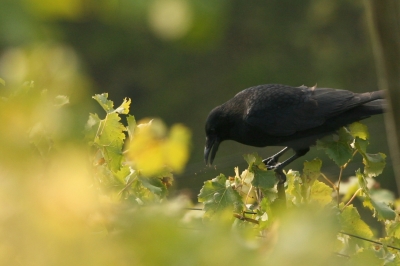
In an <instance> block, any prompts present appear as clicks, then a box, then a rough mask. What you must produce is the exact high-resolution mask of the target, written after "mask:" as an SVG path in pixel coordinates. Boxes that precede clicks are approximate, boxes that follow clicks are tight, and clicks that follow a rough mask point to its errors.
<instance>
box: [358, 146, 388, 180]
mask: <svg viewBox="0 0 400 266" xmlns="http://www.w3.org/2000/svg"><path fill="white" fill-rule="evenodd" d="M363 158H364V159H363V163H364V165H365V167H364V173H365V174H366V175H367V176H368V177H376V176H378V175H380V174H381V173H382V171H383V169H384V168H385V166H386V160H385V159H386V155H385V154H383V153H381V152H380V153H377V154H370V153H366V154H365V155H364V156H363Z"/></svg>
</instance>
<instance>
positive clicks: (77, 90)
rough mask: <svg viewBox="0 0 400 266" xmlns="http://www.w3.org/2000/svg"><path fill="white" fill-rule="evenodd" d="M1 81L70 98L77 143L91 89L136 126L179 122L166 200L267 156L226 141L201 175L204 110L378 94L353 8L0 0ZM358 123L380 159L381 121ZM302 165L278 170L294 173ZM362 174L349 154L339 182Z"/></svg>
mask: <svg viewBox="0 0 400 266" xmlns="http://www.w3.org/2000/svg"><path fill="white" fill-rule="evenodd" d="M0 77H1V78H3V79H4V80H5V81H6V83H7V84H11V85H12V84H18V83H22V82H23V81H26V80H34V81H35V84H36V86H39V87H41V86H44V87H46V88H47V89H49V91H52V90H56V91H57V93H62V94H67V95H70V97H71V105H70V107H69V108H71V109H73V110H74V112H75V114H76V116H75V118H77V119H76V121H77V122H75V124H74V125H73V127H74V129H75V130H74V131H73V132H72V133H73V134H74V135H75V137H78V138H79V136H80V135H81V134H82V130H83V128H84V123H85V120H86V119H87V117H88V112H100V110H98V109H96V108H97V107H96V105H95V103H94V101H93V100H92V99H91V97H90V96H91V95H93V94H94V93H101V92H108V93H109V95H110V99H112V100H114V101H115V102H116V104H119V103H120V102H122V99H123V98H124V97H129V98H131V99H132V105H131V113H132V114H133V115H135V117H136V118H137V120H140V119H142V118H146V117H160V118H162V119H163V120H164V121H165V122H166V123H167V124H168V125H172V124H174V123H183V124H185V125H186V126H188V127H189V128H190V129H191V131H192V136H193V138H192V139H193V143H192V152H191V158H190V161H189V163H188V165H187V168H186V171H185V172H184V173H183V174H181V175H179V176H177V179H176V187H175V193H176V194H178V193H181V192H184V193H188V194H189V195H191V196H192V198H195V197H196V194H197V193H198V191H199V190H200V188H201V186H202V184H203V182H204V181H205V180H207V179H210V178H213V177H215V176H216V175H218V174H219V173H220V172H222V173H224V174H226V175H233V174H234V171H233V168H234V167H235V166H239V167H240V168H241V169H242V170H243V169H244V167H245V163H244V160H243V158H242V154H244V153H250V152H258V153H259V154H261V155H262V156H265V157H267V156H268V155H271V154H273V153H274V152H276V151H277V150H278V148H272V147H271V148H264V149H256V148H253V147H246V146H243V145H240V144H236V143H233V142H226V143H223V144H222V145H221V146H220V150H219V152H218V155H217V158H216V160H215V167H211V168H210V167H205V165H204V162H203V145H204V138H205V135H204V122H205V119H206V117H207V115H208V112H209V111H210V110H211V109H212V108H214V107H215V106H217V105H219V104H221V103H223V102H225V101H226V100H228V99H229V98H231V97H232V96H234V95H235V94H236V93H237V92H239V91H240V90H242V89H244V88H247V87H250V86H254V85H258V84H265V83H283V84H288V85H293V86H300V85H303V84H304V85H308V86H313V85H315V84H318V86H324V87H334V88H342V89H349V90H352V91H355V92H362V91H372V90H376V89H378V86H377V77H376V69H375V63H374V60H373V54H372V47H371V42H370V38H369V35H368V30H367V23H366V18H365V10H364V5H363V1H362V0H338V1H331V0H303V1H293V0H291V1H289V0H280V1H276V0H268V1H259V0H254V1H244V0H96V1H95V0H62V1H51V0H2V1H1V3H0ZM0 89H1V90H4V88H3V87H1V88H0ZM2 94H3V93H2ZM365 124H367V125H368V127H369V130H370V133H371V138H370V140H371V146H370V148H369V152H371V153H375V152H383V153H386V154H388V144H387V139H386V134H385V126H384V121H383V116H378V117H374V118H370V119H368V120H366V121H365ZM70 133H71V132H70ZM65 138H68V134H67V133H66V134H65ZM388 155H389V154H388ZM317 156H318V157H320V158H322V159H323V161H324V165H323V172H324V173H325V174H326V175H327V176H328V177H330V178H332V180H335V179H336V177H337V176H338V173H339V169H338V168H337V167H336V166H335V165H334V164H333V163H331V162H330V161H329V159H328V158H327V157H326V156H325V155H324V154H322V152H321V151H317V150H316V149H312V151H311V152H310V153H309V154H308V155H307V156H306V157H305V159H313V158H315V157H317ZM302 161H303V160H302V159H301V160H298V161H297V162H295V163H293V164H291V165H290V167H289V168H293V169H296V170H301V168H302ZM361 166H362V164H361V157H360V158H359V164H357V163H353V164H352V165H350V166H349V167H348V169H347V170H346V172H345V176H350V175H352V174H353V173H354V170H356V169H358V168H360V167H361ZM391 166H392V164H391V160H390V156H388V158H387V167H386V170H385V171H384V173H383V174H382V175H381V176H380V177H379V180H378V181H379V182H381V186H383V187H385V188H389V189H392V188H393V190H395V189H394V188H395V183H394V177H393V170H392V167H391Z"/></svg>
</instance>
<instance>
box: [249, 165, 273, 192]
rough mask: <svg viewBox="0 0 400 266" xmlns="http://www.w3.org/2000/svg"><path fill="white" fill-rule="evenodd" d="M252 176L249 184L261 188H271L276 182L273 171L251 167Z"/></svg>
mask: <svg viewBox="0 0 400 266" xmlns="http://www.w3.org/2000/svg"><path fill="white" fill-rule="evenodd" d="M253 172H254V178H253V181H252V182H251V184H252V185H253V186H255V187H258V188H261V189H268V188H273V187H274V186H275V184H276V177H275V172H274V171H268V170H261V169H259V168H257V167H253Z"/></svg>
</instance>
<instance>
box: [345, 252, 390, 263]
mask: <svg viewBox="0 0 400 266" xmlns="http://www.w3.org/2000/svg"><path fill="white" fill-rule="evenodd" d="M384 262H385V261H384V260H383V259H379V258H378V257H377V256H376V252H375V251H374V250H373V249H371V248H364V249H363V250H359V251H358V252H357V253H356V254H354V255H353V256H351V257H350V258H349V260H348V261H347V262H346V264H344V265H349V266H350V265H351V266H365V265H377V266H379V265H386V264H385V263H384Z"/></svg>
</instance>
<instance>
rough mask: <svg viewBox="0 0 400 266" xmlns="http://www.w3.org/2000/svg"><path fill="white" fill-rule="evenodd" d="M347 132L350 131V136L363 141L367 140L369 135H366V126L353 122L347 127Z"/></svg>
mask: <svg viewBox="0 0 400 266" xmlns="http://www.w3.org/2000/svg"><path fill="white" fill-rule="evenodd" d="M349 130H350V134H351V135H352V136H353V137H354V138H356V137H358V138H360V139H363V140H367V139H369V133H368V128H367V126H366V125H364V124H362V123H360V122H354V123H352V124H351V125H349Z"/></svg>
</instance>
